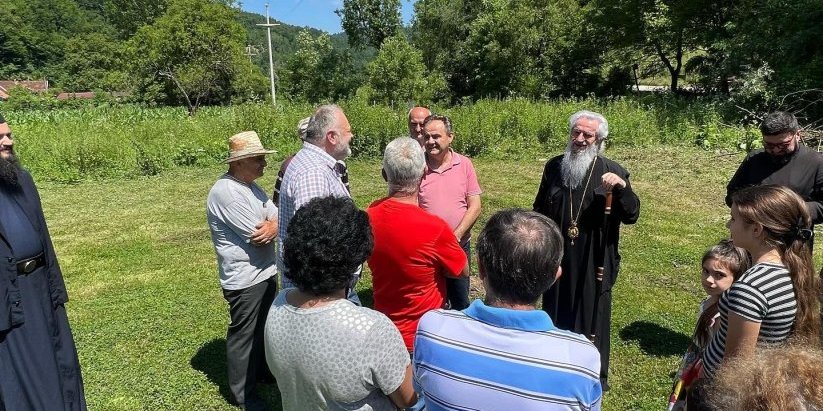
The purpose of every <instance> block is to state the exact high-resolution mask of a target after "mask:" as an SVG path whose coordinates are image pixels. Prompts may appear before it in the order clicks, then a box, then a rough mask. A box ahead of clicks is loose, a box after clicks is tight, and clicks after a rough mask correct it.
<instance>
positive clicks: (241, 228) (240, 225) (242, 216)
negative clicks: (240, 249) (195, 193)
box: [210, 198, 260, 242]
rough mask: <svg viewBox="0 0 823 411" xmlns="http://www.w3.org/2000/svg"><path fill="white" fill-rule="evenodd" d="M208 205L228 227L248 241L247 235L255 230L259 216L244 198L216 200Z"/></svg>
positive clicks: (249, 235)
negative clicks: (225, 201) (226, 200)
mask: <svg viewBox="0 0 823 411" xmlns="http://www.w3.org/2000/svg"><path fill="white" fill-rule="evenodd" d="M210 207H211V208H212V209H213V210H214V211H215V214H216V215H217V216H218V217H219V218H220V220H221V221H222V222H223V223H224V224H226V225H227V226H228V227H229V229H231V230H232V231H233V232H234V233H235V234H237V235H238V236H240V237H241V238H243V239H244V240H245V241H246V242H249V237H251V234H252V233H253V232H255V231H256V230H257V224H259V223H260V217H258V216H257V214H256V213H255V212H254V210H253V209H252V208H251V204H249V202H248V201H247V200H246V199H245V198H243V199H239V198H233V199H231V200H230V201H229V202H228V203H223V202H222V201H220V200H218V201H217V202H216V203H215V204H211V205H210Z"/></svg>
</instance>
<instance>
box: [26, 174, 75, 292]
mask: <svg viewBox="0 0 823 411" xmlns="http://www.w3.org/2000/svg"><path fill="white" fill-rule="evenodd" d="M21 176H22V178H23V179H25V183H23V182H21V183H23V184H26V185H27V186H28V188H29V189H30V190H31V193H32V196H33V199H32V200H31V201H32V203H33V205H34V206H35V207H36V209H35V212H36V213H37V218H38V219H39V220H40V227H41V229H42V232H41V234H40V235H41V238H42V241H43V245H44V246H45V248H46V250H45V251H46V255H47V259H48V267H49V279H48V281H49V293H50V297H51V301H52V304H54V305H59V304H65V303H66V302H68V300H69V295H68V292H67V291H66V284H65V282H64V281H63V271H62V270H61V269H60V264H59V263H58V262H57V253H56V252H55V251H54V244H53V243H52V241H51V233H49V227H48V224H46V216H45V214H44V213H43V202H42V200H41V199H40V192H39V191H37V186H35V185H34V179H33V178H32V177H31V174H29V173H28V172H24V173H22V175H21Z"/></svg>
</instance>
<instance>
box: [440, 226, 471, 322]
mask: <svg viewBox="0 0 823 411" xmlns="http://www.w3.org/2000/svg"><path fill="white" fill-rule="evenodd" d="M460 246H461V247H462V248H463V251H465V252H466V259H467V260H468V262H467V264H468V265H469V272H470V273H471V268H472V250H471V242H469V241H466V244H461V245H460ZM469 282H470V281H469V277H460V278H448V277H446V300H447V301H448V302H449V308H450V309H452V310H464V309H466V308H468V307H469Z"/></svg>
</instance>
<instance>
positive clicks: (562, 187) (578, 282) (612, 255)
mask: <svg viewBox="0 0 823 411" xmlns="http://www.w3.org/2000/svg"><path fill="white" fill-rule="evenodd" d="M608 133H609V125H608V122H607V121H606V119H605V118H604V117H603V116H602V115H600V114H597V113H594V112H591V111H580V112H577V113H575V114H573V115H572V116H571V117H570V118H569V143H568V146H567V147H566V152H565V153H564V154H562V155H559V156H557V157H555V158H553V159H551V160H549V162H548V163H546V167H545V168H544V169H543V178H542V180H541V182H540V189H539V190H538V191H537V197H535V199H534V205H533V207H534V210H535V211H537V212H539V213H541V214H543V215H545V216H547V217H549V218H551V219H552V220H554V221H555V222H556V223H557V225H558V226H559V227H560V230H561V232H562V233H563V237H564V240H565V244H564V253H563V262H562V269H563V271H562V275H561V277H560V279H559V280H558V281H557V282H556V283H555V284H554V286H553V287H552V288H550V289H549V290H548V291H546V293H545V294H544V295H543V309H544V310H545V311H546V312H547V313H549V315H550V316H551V318H552V319H553V320H554V323H555V325H556V326H557V327H558V328H561V329H566V330H571V331H574V332H577V333H580V334H583V335H585V336H587V337H589V338H590V339H593V341H594V344H595V345H596V346H597V348H598V349H599V350H600V359H601V370H600V381H601V383H602V385H603V390H604V391H605V390H608V388H609V386H608V375H609V349H610V338H609V330H610V326H611V305H612V293H611V290H612V286H613V285H614V284H615V281H616V280H617V272H618V271H619V269H620V253H619V252H618V250H617V244H618V241H619V238H620V224H621V223H623V224H633V223H634V222H636V221H637V217H638V216H639V215H640V200H639V199H638V198H637V195H636V194H635V193H634V191H632V186H631V184H630V183H629V172H628V171H626V169H624V168H623V167H621V166H620V165H619V164H617V163H616V162H614V161H612V160H609V159H607V158H606V157H603V156H602V155H601V152H602V151H603V150H602V149H603V141H604V140H605V139H606V137H607V136H608ZM607 192H611V193H612V208H611V214H610V215H609V216H606V215H605V213H604V209H605V205H606V193H607ZM601 266H602V267H603V272H604V275H603V280H602V284H601V285H598V284H597V282H598V281H597V279H596V271H597V268H598V267H601ZM595 312H596V313H595Z"/></svg>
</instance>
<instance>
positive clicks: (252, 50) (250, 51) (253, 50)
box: [245, 44, 260, 63]
mask: <svg viewBox="0 0 823 411" xmlns="http://www.w3.org/2000/svg"><path fill="white" fill-rule="evenodd" d="M245 54H246V55H247V56H249V63H254V62H253V61H252V59H251V58H252V57H254V56H256V55H258V54H260V51H258V50H257V46H252V45H251V44H249V45H247V46H246V53H245Z"/></svg>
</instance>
